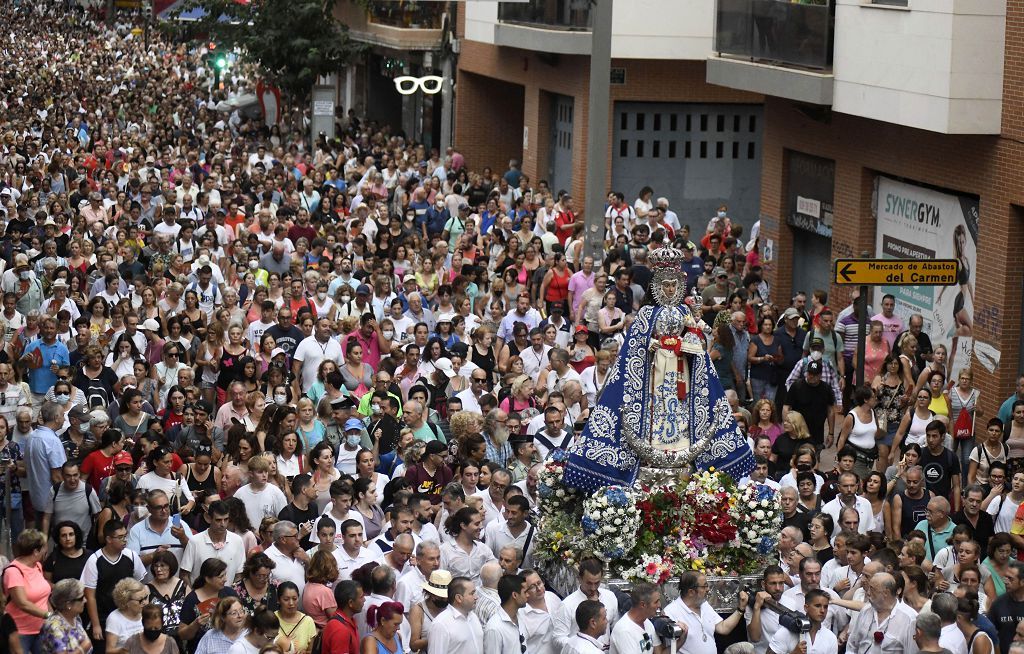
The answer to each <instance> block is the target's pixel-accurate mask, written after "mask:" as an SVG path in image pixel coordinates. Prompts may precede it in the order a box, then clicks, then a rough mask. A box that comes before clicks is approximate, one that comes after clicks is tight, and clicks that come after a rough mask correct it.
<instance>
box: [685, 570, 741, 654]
mask: <svg viewBox="0 0 1024 654" xmlns="http://www.w3.org/2000/svg"><path fill="white" fill-rule="evenodd" d="M707 597H708V579H707V577H705V576H704V575H702V574H700V573H699V572H696V571H695V570H687V571H686V572H684V573H683V574H681V575H679V597H678V598H676V599H675V600H674V601H673V602H672V603H671V604H669V605H668V606H666V607H665V615H666V616H668V617H669V618H672V619H673V620H675V621H676V624H677V625H679V628H680V629H682V631H683V635H682V637H681V638H680V646H679V651H680V652H686V653H687V654H715V652H717V648H716V646H715V634H719V635H725V634H728V633H732V630H733V629H735V628H736V626H737V625H738V624H739V623H740V618H742V617H743V611H744V610H745V609H746V607H747V600H748V599H749V597H748V596H747V593H745V592H743V591H740V596H739V606H738V607H737V608H736V610H734V611H733V612H732V613H731V614H730V615H729V617H728V618H725V619H724V620H723V619H722V616H720V615H718V614H717V613H715V610H714V609H712V608H711V605H710V604H708V602H707Z"/></svg>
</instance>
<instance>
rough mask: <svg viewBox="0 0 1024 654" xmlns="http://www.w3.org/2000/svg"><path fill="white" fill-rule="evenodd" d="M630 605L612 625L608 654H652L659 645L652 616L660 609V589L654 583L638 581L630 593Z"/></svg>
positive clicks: (659, 641) (659, 639)
mask: <svg viewBox="0 0 1024 654" xmlns="http://www.w3.org/2000/svg"><path fill="white" fill-rule="evenodd" d="M629 596H630V599H632V600H633V606H632V608H630V609H629V611H627V612H626V615H624V616H622V619H620V620H619V621H618V622H616V623H615V626H614V627H612V637H611V647H610V649H609V651H610V652H611V654H651V652H653V651H655V650H656V649H657V648H660V647H661V638H660V637H659V636H658V634H657V632H655V631H654V623H653V622H651V618H653V617H654V616H655V615H657V614H658V611H659V610H660V609H661V592H660V591H659V590H658V587H657V586H655V585H654V584H648V583H638V584H634V585H633V589H632V590H631V591H630V593H629Z"/></svg>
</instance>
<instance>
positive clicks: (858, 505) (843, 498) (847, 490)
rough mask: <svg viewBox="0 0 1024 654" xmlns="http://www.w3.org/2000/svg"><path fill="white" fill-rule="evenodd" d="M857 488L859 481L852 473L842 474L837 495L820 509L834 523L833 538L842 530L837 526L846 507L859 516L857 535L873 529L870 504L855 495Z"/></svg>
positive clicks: (865, 499)
mask: <svg viewBox="0 0 1024 654" xmlns="http://www.w3.org/2000/svg"><path fill="white" fill-rule="evenodd" d="M859 488H860V481H859V480H858V479H857V475H855V474H854V473H852V472H844V473H843V474H841V475H839V494H838V495H836V496H835V498H834V499H833V500H832V501H831V502H829V503H828V504H826V505H825V506H823V507H821V511H822V512H823V513H827V514H829V515H830V516H832V520H833V522H834V523H835V528H834V529H833V531H832V536H833V537H835V536H836V535H837V534H838V533H839V532H840V530H841V529H842V526H841V525H840V524H839V522H840V521H839V514H840V513H841V512H842V510H843V509H844V508H847V507H853V508H855V509H857V513H858V515H860V524H859V525H858V526H857V531H858V533H861V534H866V533H868V532H869V531H871V530H872V529H873V528H874V526H875V513H874V511H873V510H872V508H871V502H870V500H868V499H867V498H866V497H861V496H859V495H857V491H858V489H859Z"/></svg>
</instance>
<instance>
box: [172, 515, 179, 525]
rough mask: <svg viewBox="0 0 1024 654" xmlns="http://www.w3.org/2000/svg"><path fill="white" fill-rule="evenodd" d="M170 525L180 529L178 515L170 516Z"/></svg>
mask: <svg viewBox="0 0 1024 654" xmlns="http://www.w3.org/2000/svg"><path fill="white" fill-rule="evenodd" d="M171 524H172V525H173V526H175V527H180V526H181V514H180V513H175V514H174V515H172V516H171Z"/></svg>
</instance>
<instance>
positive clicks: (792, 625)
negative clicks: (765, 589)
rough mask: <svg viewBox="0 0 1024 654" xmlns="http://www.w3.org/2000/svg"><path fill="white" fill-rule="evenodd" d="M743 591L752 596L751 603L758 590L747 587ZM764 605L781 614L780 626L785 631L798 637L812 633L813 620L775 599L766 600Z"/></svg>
mask: <svg viewBox="0 0 1024 654" xmlns="http://www.w3.org/2000/svg"><path fill="white" fill-rule="evenodd" d="M743 590H744V591H745V592H746V593H747V594H748V595H749V596H750V601H753V600H754V596H755V595H756V594H757V590H756V589H754V588H752V587H750V586H746V587H745V588H744V589H743ZM762 604H763V606H764V608H766V609H769V610H771V611H774V612H775V613H778V614H779V626H780V627H782V628H783V629H786V630H787V631H790V632H792V633H794V634H797V635H800V634H806V633H810V631H811V620H810V618H808V617H807V616H806V615H804V614H803V613H801V612H799V611H794V610H793V609H788V608H786V607H785V606H783V605H781V604H779V603H778V602H776V601H775V600H773V599H766V600H764V602H762Z"/></svg>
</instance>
